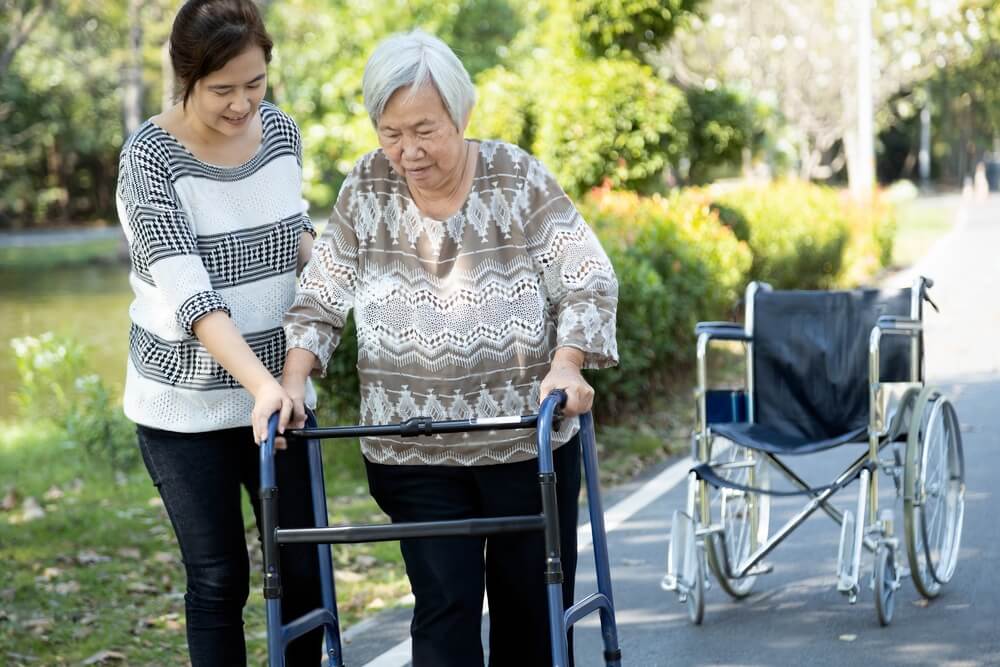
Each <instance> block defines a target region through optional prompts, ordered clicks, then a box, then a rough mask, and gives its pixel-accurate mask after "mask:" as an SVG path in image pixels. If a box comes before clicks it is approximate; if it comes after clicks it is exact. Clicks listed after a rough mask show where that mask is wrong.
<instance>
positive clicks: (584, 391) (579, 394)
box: [541, 347, 594, 417]
mask: <svg viewBox="0 0 1000 667" xmlns="http://www.w3.org/2000/svg"><path fill="white" fill-rule="evenodd" d="M582 366H583V353H582V352H580V351H579V350H576V349H573V348H565V347H561V348H559V349H558V350H556V354H555V357H554V358H553V359H552V366H551V367H550V369H549V372H548V374H547V375H546V376H545V378H544V379H543V380H542V387H541V397H542V400H545V397H546V396H548V395H549V393H550V392H552V391H554V390H556V389H562V390H563V391H564V392H566V407H564V408H563V415H565V416H566V417H575V416H576V415H582V414H583V413H585V412H590V408H591V407H592V406H593V405H594V388H593V387H591V386H590V385H589V384H587V381H586V380H584V379H583V375H582V374H581V373H580V368H581V367H582Z"/></svg>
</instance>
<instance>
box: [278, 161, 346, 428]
mask: <svg viewBox="0 0 1000 667" xmlns="http://www.w3.org/2000/svg"><path fill="white" fill-rule="evenodd" d="M352 182H353V178H351V177H348V179H347V180H346V181H345V182H344V185H343V187H342V188H341V190H340V194H339V195H338V196H337V204H336V206H335V207H334V209H333V211H332V213H331V214H330V221H329V223H328V224H327V226H326V229H325V230H324V231H323V236H322V238H320V239H319V240H318V241H317V242H316V246H315V248H313V249H312V257H311V258H310V260H309V263H308V264H307V265H306V267H305V269H304V270H303V272H302V276H301V278H300V279H299V285H298V289H297V290H296V293H295V301H294V303H293V304H292V306H291V308H289V309H288V312H286V313H285V322H284V327H285V349H286V350H287V356H286V357H285V366H284V369H283V370H282V378H281V384H282V386H283V387H284V388H285V391H287V392H288V394H289V395H290V396H291V398H292V402H293V406H294V407H293V410H292V417H291V420H290V422H289V423H290V424H291V425H292V427H293V428H294V427H300V426H302V425H303V424H304V422H305V406H304V400H305V385H306V378H308V377H309V375H310V374H312V373H316V374H319V375H323V374H325V373H326V364H327V362H328V361H329V359H330V355H331V354H333V351H334V350H335V349H336V347H337V345H338V344H339V343H340V338H341V334H342V332H343V329H344V324H345V323H346V322H347V316H348V314H349V313H350V311H351V308H352V307H353V306H354V291H355V288H356V286H357V279H358V239H357V236H356V234H355V232H354V226H353V224H352V223H351V211H352V210H353V203H352V199H353V191H354V189H353V187H352V186H351V183H352Z"/></svg>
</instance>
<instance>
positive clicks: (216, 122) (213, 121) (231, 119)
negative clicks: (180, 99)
mask: <svg viewBox="0 0 1000 667" xmlns="http://www.w3.org/2000/svg"><path fill="white" fill-rule="evenodd" d="M265 90H267V62H266V61H265V60H264V50H263V49H261V48H260V47H259V46H253V47H251V48H249V49H247V50H246V51H244V52H243V53H241V54H240V55H238V56H236V57H235V58H233V59H232V60H230V61H229V62H228V63H226V65H225V66H224V67H223V68H222V69H219V70H216V71H214V72H212V73H211V74H209V75H208V76H206V77H204V78H202V79H199V80H198V81H197V82H196V83H195V84H194V89H193V90H192V91H191V96H190V97H188V101H187V108H188V110H190V111H191V112H193V113H194V116H195V118H196V119H197V120H198V121H199V122H200V123H201V124H202V125H204V126H205V127H206V128H208V129H209V130H214V131H216V132H219V133H220V134H222V135H224V136H226V137H233V138H235V137H238V136H241V135H243V134H245V133H246V132H247V130H248V129H249V128H250V125H251V120H252V119H253V117H254V116H255V115H256V113H257V109H258V108H259V107H260V102H261V100H263V99H264V91H265Z"/></svg>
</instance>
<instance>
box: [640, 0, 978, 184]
mask: <svg viewBox="0 0 1000 667" xmlns="http://www.w3.org/2000/svg"><path fill="white" fill-rule="evenodd" d="M966 4H967V3H965V2H963V0H938V1H935V2H928V1H927V0H880V1H879V2H878V3H877V5H876V6H875V14H874V25H873V32H874V42H875V44H876V45H877V47H876V50H875V52H874V54H873V58H872V67H873V72H872V77H873V79H872V80H873V86H874V88H873V97H874V103H875V108H876V109H880V108H882V107H883V106H884V105H885V104H886V102H887V101H888V100H889V99H890V98H891V97H892V96H893V95H895V94H897V93H898V92H899V91H900V90H902V89H905V88H906V87H908V86H912V85H914V84H915V83H917V82H919V81H922V80H925V79H926V78H927V77H929V76H930V75H931V74H932V73H933V71H934V70H935V69H936V68H940V67H943V66H945V65H946V64H948V63H952V62H957V61H960V60H961V59H962V58H964V57H967V55H968V54H969V52H970V51H971V42H972V36H973V35H974V34H975V33H976V31H977V29H978V28H977V22H976V19H975V17H971V16H970V15H968V14H967V12H964V11H963V10H964V9H965V8H966ZM854 8H855V5H854V3H853V2H851V1H850V0H816V1H815V2H810V3H789V2H781V1H779V0H712V1H711V3H710V4H709V5H708V6H707V7H706V8H705V12H704V13H705V15H706V16H707V18H706V19H704V20H701V19H697V18H695V19H694V20H693V21H692V30H690V31H687V32H684V33H681V34H678V36H677V38H676V39H674V40H673V41H672V42H670V43H669V44H668V45H667V47H666V48H665V49H663V50H662V51H661V52H660V53H659V54H657V55H656V56H654V57H653V61H654V62H656V63H657V64H659V65H660V66H661V67H662V68H663V69H664V71H665V73H667V74H668V75H669V76H672V77H676V78H677V79H678V80H680V81H683V82H685V83H686V84H688V85H705V84H706V83H710V84H715V83H718V82H719V81H720V79H721V82H722V83H725V84H727V85H732V86H734V87H736V88H737V89H742V90H747V91H754V92H755V93H756V94H757V95H759V96H762V97H763V98H764V100H765V101H767V100H773V101H774V104H775V105H776V106H777V108H779V109H780V111H781V113H782V114H783V116H784V117H785V119H786V120H787V122H788V123H789V124H790V125H791V126H793V127H794V128H795V129H796V130H797V132H798V134H799V138H798V144H799V164H800V173H801V175H802V176H803V177H805V178H827V177H829V176H830V175H832V174H833V173H834V172H836V171H837V170H839V169H840V168H841V167H842V166H843V164H844V162H845V160H846V159H847V158H848V157H851V159H853V156H850V155H849V154H848V155H845V154H844V148H845V147H844V140H845V139H847V138H848V137H849V136H850V130H851V128H853V127H854V126H855V124H856V122H857V101H856V100H857V98H856V93H855V91H856V87H855V85H854V82H855V81H856V77H857V75H856V67H857V64H856V63H857V60H856V58H857V52H856V38H857V27H856V25H857V24H856V21H855V20H854V19H855V16H854V13H853V10H854ZM928 36H933V39H927V37H928Z"/></svg>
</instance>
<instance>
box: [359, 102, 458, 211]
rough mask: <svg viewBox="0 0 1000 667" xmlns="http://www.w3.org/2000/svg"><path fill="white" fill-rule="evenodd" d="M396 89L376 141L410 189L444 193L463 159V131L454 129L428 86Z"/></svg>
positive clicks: (451, 184) (386, 109)
mask: <svg viewBox="0 0 1000 667" xmlns="http://www.w3.org/2000/svg"><path fill="white" fill-rule="evenodd" d="M409 93H410V88H409V87H406V88H400V89H399V90H397V91H396V92H395V93H393V95H392V97H390V98H389V102H388V103H387V104H386V105H385V111H383V112H382V117H381V118H380V119H379V123H378V140H379V144H380V145H381V146H382V150H384V151H385V154H386V155H387V156H388V158H389V162H390V163H391V164H392V168H393V169H395V170H396V172H397V173H399V174H400V175H401V176H403V177H405V178H406V181H407V183H409V184H410V185H411V186H412V185H416V186H417V187H419V188H420V189H421V190H424V191H431V192H433V191H435V190H442V191H448V190H449V189H450V188H452V187H453V183H454V180H455V179H456V178H459V177H460V175H461V171H462V166H463V161H464V158H465V137H464V133H465V127H464V126H463V127H462V128H461V129H459V128H456V127H455V124H454V123H453V122H452V120H451V116H450V115H448V110H447V109H445V106H444V103H443V102H442V101H441V96H440V95H439V94H438V92H437V89H436V88H435V87H434V86H432V85H425V86H421V87H420V88H418V89H417V90H416V91H414V93H413V94H412V95H410V94H409Z"/></svg>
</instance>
